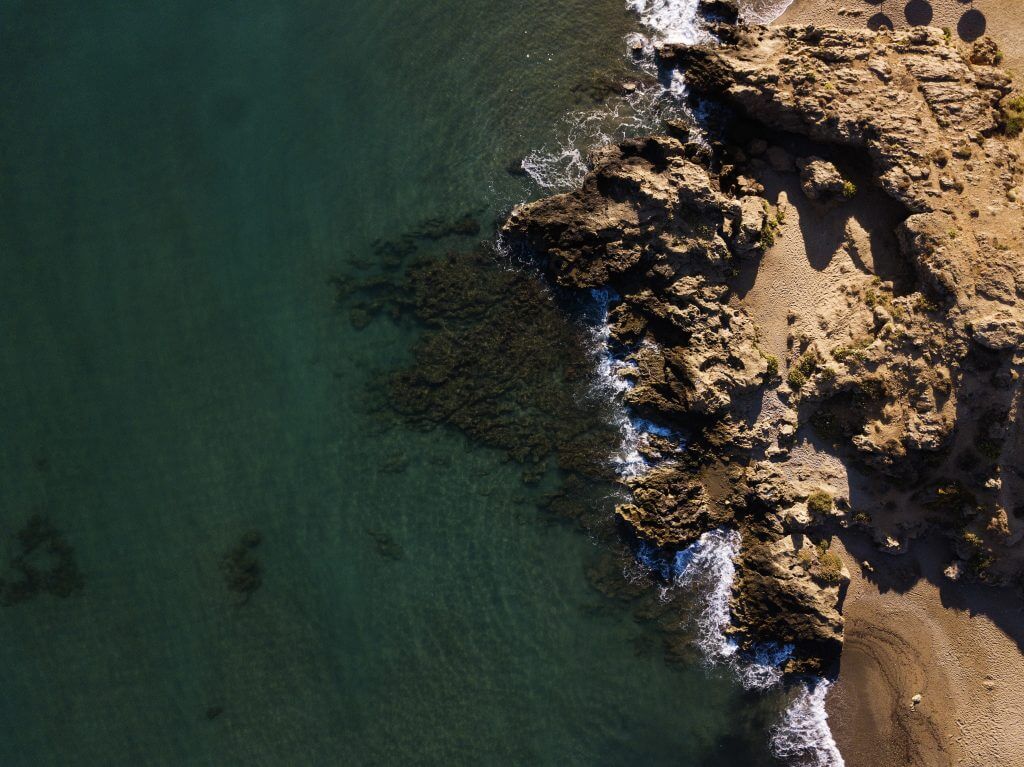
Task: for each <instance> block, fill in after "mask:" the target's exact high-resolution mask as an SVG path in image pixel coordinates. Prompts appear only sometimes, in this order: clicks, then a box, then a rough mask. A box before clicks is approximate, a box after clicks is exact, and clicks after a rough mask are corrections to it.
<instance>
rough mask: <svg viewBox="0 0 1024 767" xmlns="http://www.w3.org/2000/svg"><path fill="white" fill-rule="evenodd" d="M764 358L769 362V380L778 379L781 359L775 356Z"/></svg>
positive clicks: (768, 355) (769, 355)
mask: <svg viewBox="0 0 1024 767" xmlns="http://www.w3.org/2000/svg"><path fill="white" fill-rule="evenodd" d="M764 358H765V360H766V361H767V362H768V380H773V379H775V378H777V377H778V375H779V358H778V357H776V356H775V355H774V354H766V355H764Z"/></svg>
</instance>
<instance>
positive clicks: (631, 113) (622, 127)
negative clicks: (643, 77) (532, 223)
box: [522, 77, 689, 191]
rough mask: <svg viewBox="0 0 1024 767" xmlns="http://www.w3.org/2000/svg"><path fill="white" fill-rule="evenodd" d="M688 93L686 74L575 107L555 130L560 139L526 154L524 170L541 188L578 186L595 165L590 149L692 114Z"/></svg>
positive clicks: (566, 188)
mask: <svg viewBox="0 0 1024 767" xmlns="http://www.w3.org/2000/svg"><path fill="white" fill-rule="evenodd" d="M684 95H685V90H684V89H683V86H682V78H675V77H673V78H672V79H671V81H670V82H669V85H668V87H665V86H663V85H662V84H661V83H659V82H655V83H654V84H648V85H640V86H637V87H636V89H635V90H633V91H632V92H630V93H627V94H625V95H622V96H614V97H612V98H610V99H609V100H608V102H607V103H606V104H603V105H602V106H600V107H597V108H594V109H581V110H576V111H573V112H570V113H568V114H567V115H565V117H563V118H562V121H561V124H560V125H558V126H557V127H556V129H555V134H556V135H557V136H558V137H559V138H558V139H557V141H555V142H554V143H553V144H549V145H547V146H544V147H542V148H540V149H535V150H533V151H532V152H530V153H529V154H527V155H526V157H524V158H523V161H522V167H523V170H524V171H526V173H527V175H529V176H530V178H531V179H533V181H534V183H536V184H537V186H539V187H541V188H542V189H546V190H551V191H565V190H569V189H575V188H578V187H579V185H580V184H581V183H582V181H583V177H584V176H585V175H586V174H587V171H588V170H589V169H590V168H589V166H588V164H587V155H588V153H589V152H590V151H591V150H593V149H596V148H597V147H600V146H605V145H606V144H612V143H615V142H618V141H622V140H623V139H627V138H630V137H632V136H640V135H643V134H645V133H650V132H652V131H654V130H656V129H657V128H658V126H659V125H660V124H661V123H662V122H663V121H664V120H666V119H671V118H678V117H685V116H687V115H688V114H689V112H688V110H687V108H686V106H685V104H684V98H683V97H684Z"/></svg>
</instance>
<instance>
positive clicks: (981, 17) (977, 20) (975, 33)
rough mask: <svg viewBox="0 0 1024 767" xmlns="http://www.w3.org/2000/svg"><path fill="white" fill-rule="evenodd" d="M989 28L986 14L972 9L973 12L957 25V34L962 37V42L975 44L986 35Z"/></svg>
mask: <svg viewBox="0 0 1024 767" xmlns="http://www.w3.org/2000/svg"><path fill="white" fill-rule="evenodd" d="M987 26H988V24H987V22H986V21H985V14H984V13H982V12H981V11H979V10H978V9H977V8H971V10H969V11H967V12H966V13H965V14H964V15H963V16H961V17H960V21H958V22H957V23H956V33H957V34H958V35H959V36H960V39H961V40H964V41H966V42H968V43H973V42H974V41H975V40H977V39H978V38H979V37H981V36H982V35H983V34H985V28H986V27H987Z"/></svg>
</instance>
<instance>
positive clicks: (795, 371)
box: [786, 367, 807, 391]
mask: <svg viewBox="0 0 1024 767" xmlns="http://www.w3.org/2000/svg"><path fill="white" fill-rule="evenodd" d="M786 382H787V383H788V384H789V388H790V389H793V390H794V391H798V390H800V389H802V388H803V387H804V384H805V383H807V376H805V375H804V374H803V373H801V372H800V368H796V367H794V368H790V370H789V375H787V376H786Z"/></svg>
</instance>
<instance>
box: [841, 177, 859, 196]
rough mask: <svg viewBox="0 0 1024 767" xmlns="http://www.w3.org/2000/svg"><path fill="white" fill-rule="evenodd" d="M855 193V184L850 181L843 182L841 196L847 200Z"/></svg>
mask: <svg viewBox="0 0 1024 767" xmlns="http://www.w3.org/2000/svg"><path fill="white" fill-rule="evenodd" d="M856 194H857V185H856V184H855V183H853V182H852V181H844V182H843V197H845V198H846V199H847V200H849V199H851V198H852V197H854V196H855V195H856Z"/></svg>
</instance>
